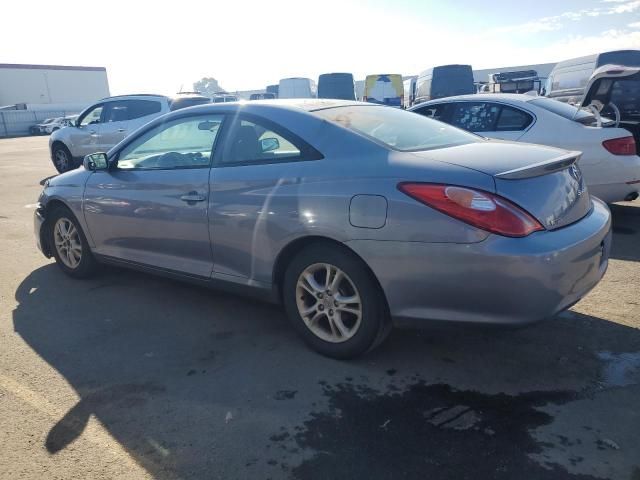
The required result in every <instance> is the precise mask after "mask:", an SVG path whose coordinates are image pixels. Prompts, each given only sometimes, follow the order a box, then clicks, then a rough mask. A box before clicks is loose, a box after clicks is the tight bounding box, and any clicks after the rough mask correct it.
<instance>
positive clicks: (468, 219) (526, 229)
mask: <svg viewBox="0 0 640 480" xmlns="http://www.w3.org/2000/svg"><path fill="white" fill-rule="evenodd" d="M398 189H399V190H400V191H401V192H403V193H405V194H407V195H409V196H410V197H412V198H414V199H416V200H418V201H419V202H421V203H424V204H425V205H428V206H429V207H432V208H434V209H436V210H438V211H440V212H442V213H445V214H447V215H449V216H451V217H453V218H457V219H458V220H461V221H463V222H465V223H468V224H469V225H473V226H474V227H477V228H480V229H482V230H486V231H488V232H491V233H496V234H498V235H503V236H505V237H526V236H527V235H529V234H531V233H533V232H537V231H539V230H544V227H543V226H542V225H541V224H540V222H538V221H537V220H536V219H535V218H533V217H532V216H531V215H530V214H529V213H527V212H525V211H524V210H523V209H521V208H520V207H518V206H517V205H515V204H513V203H511V202H510V201H509V200H507V199H505V198H502V197H500V196H498V195H494V194H492V193H489V192H484V191H481V190H474V189H471V188H466V187H458V186H454V185H443V184H434V183H411V182H403V183H400V184H398Z"/></svg>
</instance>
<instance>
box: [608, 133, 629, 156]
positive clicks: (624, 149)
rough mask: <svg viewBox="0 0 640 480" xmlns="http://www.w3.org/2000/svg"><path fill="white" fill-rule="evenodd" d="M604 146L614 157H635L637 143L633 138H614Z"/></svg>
mask: <svg viewBox="0 0 640 480" xmlns="http://www.w3.org/2000/svg"><path fill="white" fill-rule="evenodd" d="M602 146H603V147H604V148H606V149H607V151H608V152H610V153H613V154H614V155H635V154H636V141H635V139H634V138H633V137H621V138H612V139H611V140H605V141H604V142H602Z"/></svg>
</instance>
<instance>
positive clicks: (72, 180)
mask: <svg viewBox="0 0 640 480" xmlns="http://www.w3.org/2000/svg"><path fill="white" fill-rule="evenodd" d="M91 173H92V172H89V171H87V170H85V169H84V167H82V166H80V167H78V168H76V169H75V170H69V171H68V172H65V173H61V174H60V175H56V176H55V177H53V178H50V179H49V180H47V185H48V186H50V187H63V186H64V187H74V186H80V185H84V184H85V182H86V181H87V178H88V177H89V175H91Z"/></svg>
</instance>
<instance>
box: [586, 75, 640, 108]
mask: <svg viewBox="0 0 640 480" xmlns="http://www.w3.org/2000/svg"><path fill="white" fill-rule="evenodd" d="M617 80H625V81H626V80H640V67H625V66H622V65H604V66H602V67H600V68H598V69H596V70H595V71H594V72H593V75H591V78H589V82H588V83H587V86H586V87H585V89H584V97H583V98H582V102H581V103H580V106H581V107H588V106H589V105H595V106H596V108H598V110H602V108H603V107H605V106H606V105H607V104H608V103H609V101H610V100H611V93H612V92H613V87H614V86H615V84H616V81H617Z"/></svg>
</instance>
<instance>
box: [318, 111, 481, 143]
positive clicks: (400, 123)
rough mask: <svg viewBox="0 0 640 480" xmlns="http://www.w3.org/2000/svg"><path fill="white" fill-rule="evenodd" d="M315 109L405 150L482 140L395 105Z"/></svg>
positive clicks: (321, 114)
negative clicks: (393, 106) (394, 106)
mask: <svg viewBox="0 0 640 480" xmlns="http://www.w3.org/2000/svg"><path fill="white" fill-rule="evenodd" d="M312 113H314V114H315V115H317V116H319V117H322V118H324V119H326V120H330V121H331V122H334V123H337V124H338V125H340V126H342V127H345V128H348V129H349V130H353V131H354V132H357V133H360V134H362V135H365V136H366V137H369V138H370V139H372V140H374V141H376V142H379V143H383V144H384V145H386V146H387V147H390V148H393V149H395V150H401V151H405V152H406V151H418V150H432V149H435V148H443V147H451V146H455V145H464V144H467V143H473V142H481V141H482V140H481V139H480V137H478V136H477V135H474V134H472V133H468V132H465V131H463V130H460V129H458V128H455V127H452V126H450V125H447V124H445V123H442V122H438V121H436V120H432V119H430V118H426V117H424V116H422V115H418V114H417V113H412V112H407V111H405V110H400V109H397V108H392V107H382V106H380V107H378V106H349V107H336V108H327V109H323V110H316V111H314V112H312Z"/></svg>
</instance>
